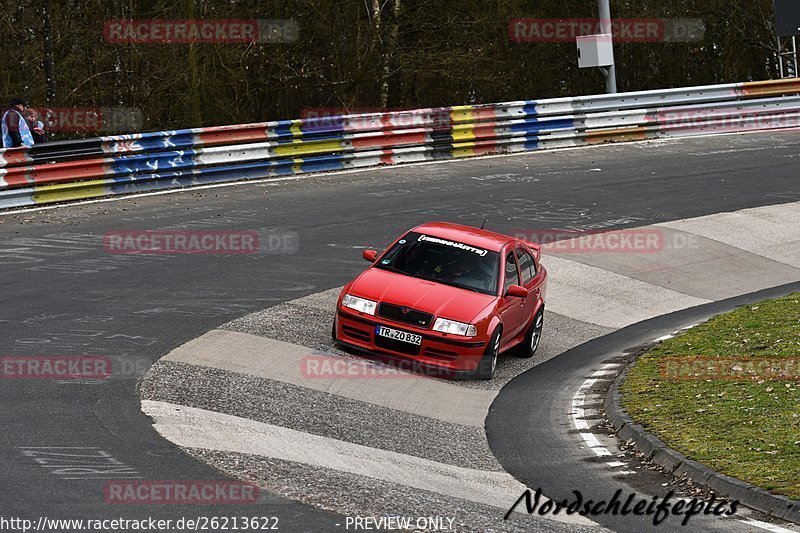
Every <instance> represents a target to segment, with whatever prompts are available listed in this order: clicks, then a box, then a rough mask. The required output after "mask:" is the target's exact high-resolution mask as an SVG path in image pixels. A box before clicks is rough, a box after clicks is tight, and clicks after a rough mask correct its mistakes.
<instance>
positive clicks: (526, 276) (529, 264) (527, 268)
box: [517, 248, 536, 284]
mask: <svg viewBox="0 0 800 533" xmlns="http://www.w3.org/2000/svg"><path fill="white" fill-rule="evenodd" d="M517 259H519V269H520V271H521V272H522V283H523V284H525V283H529V282H530V281H531V280H532V279H533V278H535V277H536V261H534V259H533V256H531V254H529V253H528V252H527V251H526V250H523V249H522V248H517Z"/></svg>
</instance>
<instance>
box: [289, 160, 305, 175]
mask: <svg viewBox="0 0 800 533" xmlns="http://www.w3.org/2000/svg"><path fill="white" fill-rule="evenodd" d="M292 161H294V165H292V173H294V174H300V173H302V172H303V158H302V157H295V158H294V159H292Z"/></svg>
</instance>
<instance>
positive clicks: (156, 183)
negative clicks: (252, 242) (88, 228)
mask: <svg viewBox="0 0 800 533" xmlns="http://www.w3.org/2000/svg"><path fill="white" fill-rule="evenodd" d="M795 126H800V79H790V80H774V81H763V82H748V83H735V84H726V85H711V86H705V87H690V88H680V89H666V90H659V91H642V92H632V93H621V94H613V95H596V96H580V97H573V98H554V99H548V100H538V101H537V100H526V101H519V102H508V103H502V104H481V105H470V106H455V107H445V108H431V109H418V110H410V111H394V112H387V113H369V114H358V115H342V116H337V117H328V118H307V119H302V120H282V121H276V122H262V123H257V124H243V125H234V126H220V127H210V128H194V129H186V130H177V131H160V132H151V133H135V134H130V135H118V136H107V137H98V138H93V139H85V140H78V141H64V142H54V143H46V144H41V145H35V146H31V147H22V148H10V149H5V150H0V208H12V207H24V206H32V205H38V204H48V203H53V202H62V201H69V200H78V199H86V198H94V197H100V196H106V195H116V194H126V193H133V192H144V191H156V190H162V189H168V188H175V187H186V186H192V185H200V184H207V183H216V182H222V181H234V180H242V179H255V178H264V177H270V176H282V175H291V174H300V173H306V172H319V171H326V170H343V169H348V168H359V167H367V166H377V165H390V164H399V163H411V162H417V161H430V160H439V159H449V158H456V157H467V156H475V155H485V154H495V153H514V152H522V151H529V150H541V149H548V148H560V147H568V146H582V145H591V144H598V143H605V142H615V141H631V140H643V139H652V138H659V137H680V136H685V135H702V134H711V133H720V132H724V131H749V130H765V129H774V128H785V127H795Z"/></svg>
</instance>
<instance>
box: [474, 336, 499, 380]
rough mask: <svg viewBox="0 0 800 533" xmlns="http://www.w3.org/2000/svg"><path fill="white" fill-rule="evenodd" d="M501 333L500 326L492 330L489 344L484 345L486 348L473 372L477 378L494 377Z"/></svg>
mask: <svg viewBox="0 0 800 533" xmlns="http://www.w3.org/2000/svg"><path fill="white" fill-rule="evenodd" d="M501 333H502V328H500V327H498V328H496V329H495V330H494V333H493V334H492V337H491V338H490V339H489V344H487V345H486V350H485V351H484V354H483V357H481V360H480V362H479V363H478V369H477V371H476V372H475V373H476V375H477V377H478V379H492V378H493V377H494V372H495V370H497V358H498V356H499V355H500V334H501Z"/></svg>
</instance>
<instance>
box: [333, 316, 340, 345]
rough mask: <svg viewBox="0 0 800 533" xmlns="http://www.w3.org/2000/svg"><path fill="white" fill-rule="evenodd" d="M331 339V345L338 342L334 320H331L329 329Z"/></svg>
mask: <svg viewBox="0 0 800 533" xmlns="http://www.w3.org/2000/svg"><path fill="white" fill-rule="evenodd" d="M331 339H333V344H336V342H337V341H338V340H339V339H337V338H336V318H335V317H334V319H333V326H332V327H331Z"/></svg>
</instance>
